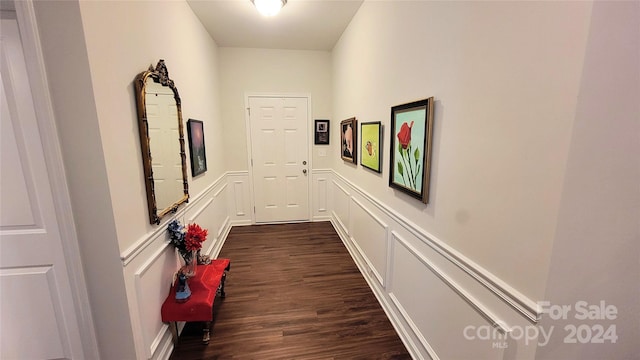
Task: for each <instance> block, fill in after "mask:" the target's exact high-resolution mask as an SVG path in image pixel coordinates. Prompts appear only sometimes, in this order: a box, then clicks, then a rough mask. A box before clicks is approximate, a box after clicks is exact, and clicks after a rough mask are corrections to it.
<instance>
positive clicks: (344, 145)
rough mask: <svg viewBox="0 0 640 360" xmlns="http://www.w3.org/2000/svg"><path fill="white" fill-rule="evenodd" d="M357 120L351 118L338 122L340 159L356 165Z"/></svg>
mask: <svg viewBox="0 0 640 360" xmlns="http://www.w3.org/2000/svg"><path fill="white" fill-rule="evenodd" d="M357 126H358V120H356V118H354V117H352V118H350V119H347V120H342V121H341V122H340V144H341V145H340V157H341V158H342V160H344V161H348V162H352V163H354V164H357V162H356V159H358V156H357V151H356V150H357V146H358V145H356V144H357V143H358V127H357Z"/></svg>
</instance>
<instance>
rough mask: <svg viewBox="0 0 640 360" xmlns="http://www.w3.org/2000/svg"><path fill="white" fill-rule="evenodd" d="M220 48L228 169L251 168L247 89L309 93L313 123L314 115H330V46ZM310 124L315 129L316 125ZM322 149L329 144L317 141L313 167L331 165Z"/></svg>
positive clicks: (317, 117) (317, 116) (260, 91)
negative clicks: (312, 48) (313, 48)
mask: <svg viewBox="0 0 640 360" xmlns="http://www.w3.org/2000/svg"><path fill="white" fill-rule="evenodd" d="M219 53H220V54H219V59H220V88H221V89H224V91H222V92H221V96H220V102H221V109H222V118H223V119H224V131H223V132H224V138H225V149H226V151H225V156H226V158H227V161H226V167H227V169H228V170H232V171H234V170H248V167H247V159H248V157H247V156H248V155H247V144H246V142H247V141H246V139H247V135H246V126H245V125H246V119H245V113H246V110H245V104H244V98H245V93H247V92H249V93H267V94H268V93H272V94H273V93H279V94H281V93H294V94H311V115H312V119H311V120H310V121H311V124H313V120H314V119H331V54H330V53H329V52H328V51H308V50H270V49H239V48H220V49H219ZM333 123H334V124H335V121H334V122H333ZM309 129H310V130H311V129H313V125H310V126H309ZM310 138H311V139H312V137H310ZM331 140H332V141H335V138H333V139H331ZM311 143H312V144H313V140H312V141H311ZM322 150H327V146H326V145H324V146H322V145H318V146H313V155H312V159H311V161H312V163H311V165H312V166H313V167H314V168H326V167H327V166H328V165H329V164H330V161H329V157H326V156H320V155H319V152H320V151H322Z"/></svg>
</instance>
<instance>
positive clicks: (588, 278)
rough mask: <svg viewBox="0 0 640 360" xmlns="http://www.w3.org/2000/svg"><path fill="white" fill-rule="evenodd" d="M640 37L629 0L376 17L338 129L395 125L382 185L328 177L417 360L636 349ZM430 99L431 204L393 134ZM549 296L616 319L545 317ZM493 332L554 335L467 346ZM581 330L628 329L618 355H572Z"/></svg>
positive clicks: (354, 28) (347, 234)
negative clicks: (408, 181) (414, 183)
mask: <svg viewBox="0 0 640 360" xmlns="http://www.w3.org/2000/svg"><path fill="white" fill-rule="evenodd" d="M638 28H640V6H639V5H638V4H637V3H630V2H627V3H623V2H613V3H591V2H579V3H577V2H560V3H559V2H507V3H505V2H500V3H492V2H391V1H384V2H378V1H367V2H365V3H364V4H363V5H362V7H361V8H360V10H359V11H358V13H357V14H356V16H355V17H354V19H353V21H352V22H351V24H350V25H349V27H348V28H347V30H346V31H345V33H344V34H343V36H342V38H341V40H340V41H339V43H338V44H337V45H336V47H335V49H334V51H333V54H332V56H333V99H334V102H333V106H334V108H333V109H334V112H333V114H334V115H333V118H334V119H337V120H338V121H339V120H340V119H346V118H348V117H351V116H356V117H357V118H358V120H359V121H360V122H364V121H382V122H383V125H384V126H385V135H384V139H385V149H384V152H383V153H384V155H385V157H386V158H385V159H384V165H383V169H384V170H383V174H382V175H377V174H374V173H371V172H370V171H366V170H363V169H360V166H354V165H352V164H347V163H344V162H342V161H341V160H340V159H339V158H338V157H337V156H335V157H334V158H333V165H332V166H331V168H332V169H334V170H335V173H334V174H324V173H321V174H318V175H317V176H316V177H317V179H318V180H322V184H330V185H329V186H328V187H327V188H328V190H327V191H326V192H327V193H328V195H327V198H328V199H329V203H330V204H329V212H330V213H331V220H332V222H333V223H334V225H335V226H336V228H337V229H338V232H339V234H340V235H341V237H342V239H343V241H344V242H345V244H346V245H347V247H348V248H349V249H350V251H351V252H352V254H353V255H354V258H355V259H356V262H357V263H358V265H359V267H360V269H361V270H362V272H363V274H364V275H365V278H367V280H368V281H369V283H370V285H371V286H372V289H373V290H374V293H376V295H377V296H378V297H379V299H380V300H381V303H382V304H383V307H384V308H385V309H386V310H387V311H388V313H389V314H390V318H391V319H392V321H393V323H394V324H395V325H396V326H397V327H398V329H399V331H398V332H399V334H400V335H401V337H402V338H403V340H405V343H406V344H407V347H408V348H409V349H410V351H412V353H413V354H414V356H416V357H424V358H429V357H431V358H437V357H442V358H456V359H463V358H478V357H480V358H501V359H513V358H517V359H521V358H523V359H524V358H533V357H538V358H540V359H557V358H594V359H596V358H633V357H634V356H636V355H637V354H638V352H639V351H640V349H639V348H638V345H637V344H636V342H637V341H636V340H637V338H638V333H639V332H640V329H639V326H638V313H639V312H638V306H639V305H638V304H639V303H640V294H639V289H638V283H639V281H638V280H639V279H638V276H639V275H638V274H640V269H639V263H638V253H639V251H638V250H639V249H638V246H639V245H638V244H639V241H638V240H640V228H639V223H638V219H639V218H640V188H638V183H640V163H639V162H638V154H639V153H640V151H639V150H640V149H639V146H640V138H639V136H640V129H639V126H640V122H639V118H638V117H639V114H640V108H639V105H638V101H637V99H638V98H640V89H639V87H640V74H639V71H640V68H639V67H638V64H639V63H640V61H639V58H638V57H639V56H640V51H639V49H638V47H639V46H640V45H639V44H640V41H639V40H640V39H639V36H640V34H639V33H638ZM361 59H366V61H362V60H361ZM429 96H434V97H435V106H436V107H435V131H434V143H433V146H434V148H433V165H432V166H433V167H432V174H431V176H432V185H431V189H430V190H431V200H430V203H429V204H428V205H422V204H420V203H419V202H418V201H416V200H415V199H412V198H410V197H408V196H406V195H404V194H402V193H399V192H396V191H394V190H392V189H390V188H389V187H388V176H389V170H388V169H389V159H388V153H389V141H388V140H389V137H390V134H389V133H388V131H389V130H388V127H389V125H390V120H389V117H390V107H392V106H394V105H398V104H402V103H405V102H410V101H413V100H418V99H421V98H426V97H429ZM333 130H334V132H333V133H332V137H333V138H334V139H335V138H337V137H338V136H339V133H338V130H337V128H334V129H333ZM337 146H338V145H337V144H336V143H334V144H332V148H336V149H337ZM332 152H335V153H337V151H334V150H332ZM317 183H318V184H320V181H317ZM320 188H322V186H321V185H317V186H316V187H315V190H316V191H318V190H317V189H320ZM323 191H324V190H323ZM314 196H315V194H314ZM363 224H366V225H364V226H363ZM461 300H463V301H462V302H461ZM544 300H548V301H550V302H551V304H559V305H571V306H572V307H573V306H575V303H576V302H577V301H579V300H584V301H587V302H588V303H589V304H593V305H599V304H600V301H605V302H606V304H610V305H613V306H616V307H617V309H618V312H619V315H618V317H617V319H616V320H606V321H580V320H578V319H575V318H574V317H570V318H569V319H568V321H551V320H550V319H549V317H548V316H547V315H544V314H542V315H543V317H542V320H537V319H536V317H537V316H539V315H541V314H540V308H539V307H538V306H537V304H536V303H537V302H539V301H544ZM573 311H574V312H573V313H570V316H575V314H576V313H575V309H573ZM478 315H480V317H478ZM492 323H500V324H504V325H505V326H506V327H507V328H511V330H512V336H514V337H515V336H518V332H519V331H520V330H522V329H524V330H526V329H536V328H538V329H544V330H546V331H549V330H550V329H551V328H552V327H554V328H555V329H554V330H555V332H554V334H553V337H552V339H551V340H550V342H549V343H548V344H545V345H544V346H537V344H536V341H535V340H534V341H533V342H530V343H529V346H527V344H526V343H525V342H522V341H507V342H506V343H503V342H501V341H495V340H496V339H495V337H493V338H491V339H488V340H487V341H484V347H483V346H482V341H481V340H478V339H475V340H473V341H472V340H468V339H466V338H463V337H462V336H461V334H462V332H463V331H464V328H465V326H468V325H473V326H482V325H483V324H484V325H486V324H492ZM567 323H569V324H574V325H576V326H579V325H594V324H601V325H604V326H605V329H606V328H607V326H608V325H611V324H613V325H615V326H616V327H617V329H618V334H617V335H618V336H619V338H618V342H617V343H616V344H607V345H602V344H593V345H583V344H577V345H570V344H565V343H564V339H565V336H567V334H568V330H566V329H564V325H566V324H567ZM502 347H504V348H502Z"/></svg>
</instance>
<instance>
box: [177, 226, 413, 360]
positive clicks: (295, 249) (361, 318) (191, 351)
mask: <svg viewBox="0 0 640 360" xmlns="http://www.w3.org/2000/svg"><path fill="white" fill-rule="evenodd" d="M219 256H220V257H224V258H229V259H231V270H230V271H229V273H228V275H227V282H226V294H227V297H226V298H225V299H220V298H218V299H216V302H215V305H214V322H213V325H212V336H211V341H210V343H209V345H208V346H207V345H203V344H202V343H201V336H202V327H201V325H200V324H199V323H188V324H187V326H186V327H185V330H184V331H183V333H182V335H181V336H180V340H179V343H178V346H177V347H176V349H174V351H173V354H172V356H171V359H174V360H191V359H410V358H411V357H410V355H409V353H408V352H407V350H406V348H405V347H404V345H403V344H402V341H401V340H400V338H399V337H398V335H397V334H396V332H395V330H394V328H393V326H392V325H391V323H390V322H389V319H388V318H387V316H386V314H385V313H384V311H383V310H382V307H381V306H380V304H379V303H378V301H377V299H376V298H375V296H374V295H373V293H372V291H371V289H370V288H369V286H368V285H367V283H366V281H365V280H364V278H363V277H362V274H360V272H359V270H358V268H357V266H356V265H355V263H354V262H353V260H352V259H351V256H350V255H349V253H348V251H347V250H346V248H345V247H344V244H343V243H342V241H341V240H340V238H339V237H338V235H337V234H336V232H335V230H334V229H333V227H332V225H331V223H329V222H317V223H298V224H278V225H254V226H244V227H234V228H233V229H232V230H231V232H230V233H229V236H228V238H227V240H226V242H225V244H224V246H223V248H222V251H221V253H220V255H219Z"/></svg>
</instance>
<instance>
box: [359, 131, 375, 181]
mask: <svg viewBox="0 0 640 360" xmlns="http://www.w3.org/2000/svg"><path fill="white" fill-rule="evenodd" d="M379 129H380V123H371V124H367V123H363V124H362V126H361V128H360V131H361V135H360V138H361V141H360V163H361V164H362V166H366V167H368V168H370V169H372V170H375V171H377V172H380V130H379ZM367 142H369V143H370V144H371V147H370V148H369V149H368V148H367Z"/></svg>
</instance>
